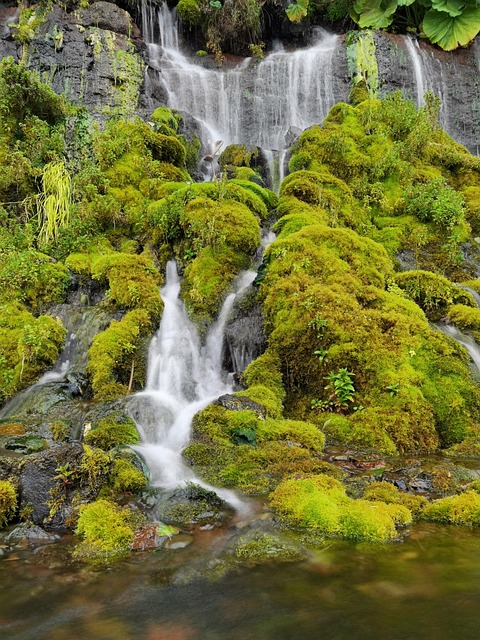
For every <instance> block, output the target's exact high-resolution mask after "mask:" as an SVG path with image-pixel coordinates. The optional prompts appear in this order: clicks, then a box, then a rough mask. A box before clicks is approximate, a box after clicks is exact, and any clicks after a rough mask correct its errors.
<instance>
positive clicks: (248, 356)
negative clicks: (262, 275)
mask: <svg viewBox="0 0 480 640" xmlns="http://www.w3.org/2000/svg"><path fill="white" fill-rule="evenodd" d="M225 343H226V353H225V365H226V369H227V370H229V371H235V372H242V371H244V370H245V368H246V367H247V366H248V365H249V364H250V362H252V361H253V360H255V359H256V358H258V357H259V356H260V355H262V353H263V352H264V351H265V349H266V347H267V341H266V338H265V334H264V332H263V317H262V312H261V310H260V307H259V305H258V304H254V305H253V306H252V307H250V308H248V309H246V310H243V309H241V308H237V309H236V313H235V315H234V316H233V318H232V319H231V320H230V321H229V322H228V324H227V325H226V327H225Z"/></svg>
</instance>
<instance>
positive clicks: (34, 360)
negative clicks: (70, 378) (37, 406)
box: [0, 303, 65, 403]
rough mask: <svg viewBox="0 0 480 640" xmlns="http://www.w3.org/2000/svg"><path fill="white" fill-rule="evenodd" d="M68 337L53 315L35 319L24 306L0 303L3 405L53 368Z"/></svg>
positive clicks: (0, 372)
mask: <svg viewBox="0 0 480 640" xmlns="http://www.w3.org/2000/svg"><path fill="white" fill-rule="evenodd" d="M64 338H65V329H64V328H63V326H62V325H61V323H60V322H57V320H54V319H53V318H51V317H50V316H39V317H38V318H35V317H34V316H33V315H32V314H31V313H30V312H29V311H27V309H26V308H25V307H24V306H23V305H21V304H18V303H9V304H0V403H2V402H4V401H5V400H6V399H7V398H9V397H11V396H12V395H14V394H15V393H17V392H18V391H19V390H20V389H22V388H23V387H26V386H28V385H29V384H33V383H34V382H35V381H36V380H37V379H38V378H39V376H40V375H41V374H42V373H43V372H44V371H46V370H47V369H48V368H49V367H51V366H52V364H53V363H54V362H55V360H56V359H57V357H58V355H59V353H60V349H61V347H62V345H63V341H64Z"/></svg>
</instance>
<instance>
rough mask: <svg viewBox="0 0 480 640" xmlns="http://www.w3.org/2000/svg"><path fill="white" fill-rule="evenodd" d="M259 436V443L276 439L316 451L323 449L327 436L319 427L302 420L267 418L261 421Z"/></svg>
mask: <svg viewBox="0 0 480 640" xmlns="http://www.w3.org/2000/svg"><path fill="white" fill-rule="evenodd" d="M257 438H258V442H259V443H263V442H268V441H271V440H275V441H281V442H287V443H289V444H290V445H291V446H296V447H303V448H305V449H309V450H312V451H315V452H320V451H323V447H324V445H325V436H324V435H323V433H322V432H321V431H320V430H319V429H318V427H316V426H315V425H314V424H312V423H310V422H302V421H300V420H272V419H267V420H265V421H264V422H260V423H259V425H258V428H257Z"/></svg>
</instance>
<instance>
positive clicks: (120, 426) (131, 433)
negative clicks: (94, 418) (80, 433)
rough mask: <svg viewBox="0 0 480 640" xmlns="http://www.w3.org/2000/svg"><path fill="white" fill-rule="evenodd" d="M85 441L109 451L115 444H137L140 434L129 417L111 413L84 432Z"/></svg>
mask: <svg viewBox="0 0 480 640" xmlns="http://www.w3.org/2000/svg"><path fill="white" fill-rule="evenodd" d="M85 442H86V444H89V445H91V446H94V447H98V448H100V449H103V450H104V451H110V449H113V448H114V447H117V446H122V445H131V444H138V443H139V442H140V436H139V435H138V431H137V428H136V425H135V422H134V421H133V420H132V419H131V418H128V417H127V416H123V415H117V414H113V415H111V416H108V417H106V418H102V419H101V420H99V421H98V423H97V424H96V425H94V426H93V428H92V429H91V430H90V431H88V432H87V433H86V434H85ZM123 466H125V465H123Z"/></svg>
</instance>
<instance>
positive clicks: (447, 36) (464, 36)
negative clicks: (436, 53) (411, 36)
mask: <svg viewBox="0 0 480 640" xmlns="http://www.w3.org/2000/svg"><path fill="white" fill-rule="evenodd" d="M423 31H424V33H425V35H426V36H427V38H428V39H429V40H430V42H434V43H435V44H438V45H439V46H440V47H442V49H445V51H451V50H452V49H456V48H457V47H458V46H464V45H466V44H468V43H469V42H470V40H473V38H475V36H476V35H477V33H478V32H479V31H480V7H474V6H469V7H467V8H466V9H464V11H463V13H462V15H460V16H455V17H453V16H450V15H448V13H445V12H444V11H435V9H430V11H427V13H426V14H425V17H424V19H423Z"/></svg>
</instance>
